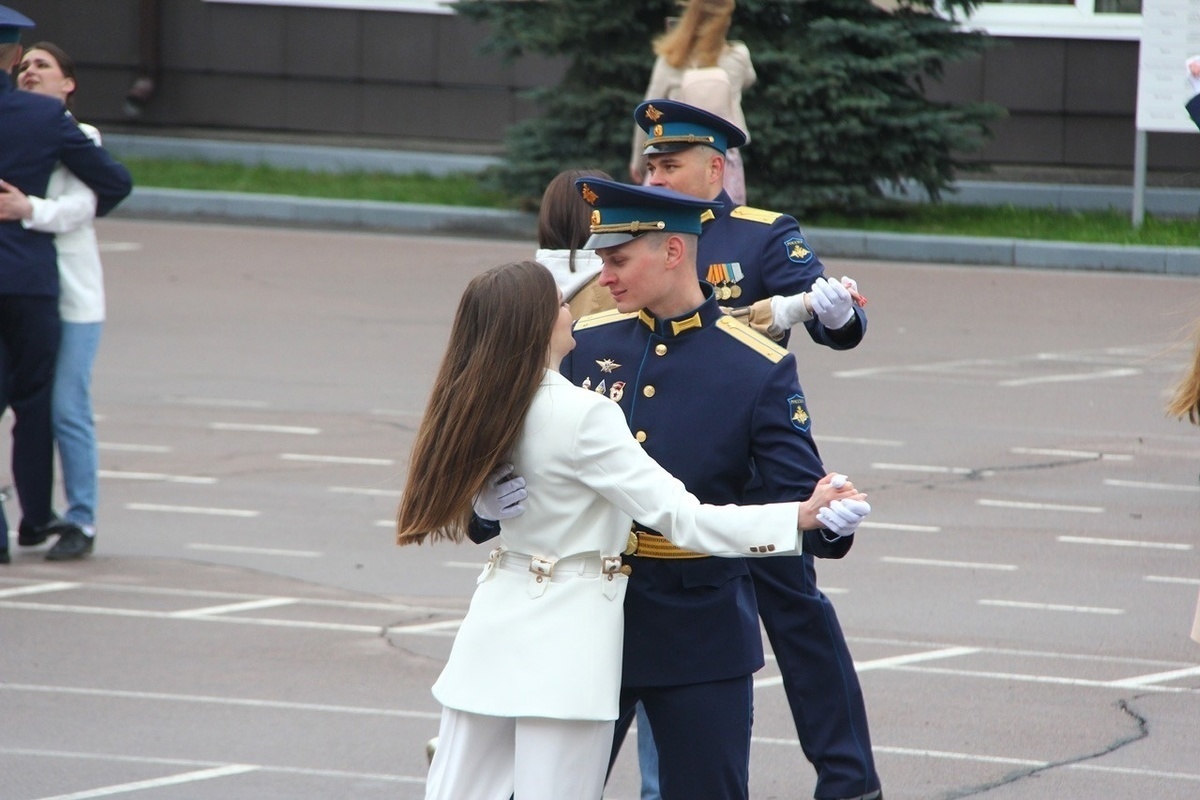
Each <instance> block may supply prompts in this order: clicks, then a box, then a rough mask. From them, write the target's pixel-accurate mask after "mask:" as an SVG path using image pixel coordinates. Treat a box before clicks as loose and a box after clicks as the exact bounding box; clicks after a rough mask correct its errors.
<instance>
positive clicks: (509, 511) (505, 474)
mask: <svg viewBox="0 0 1200 800" xmlns="http://www.w3.org/2000/svg"><path fill="white" fill-rule="evenodd" d="M512 470H513V465H512V464H501V465H500V466H499V467H498V468H497V469H495V470H493V471H492V473H491V474H490V475H488V477H487V483H485V484H484V486H483V489H482V490H481V491H480V492H479V494H477V495H475V501H474V502H473V503H472V504H471V507H472V508H474V509H475V515H476V516H478V517H480V518H481V519H490V520H501V519H512V518H513V517H519V516H520V515H521V514H524V513H525V506H523V505H521V501H522V500H524V499H525V498H526V497H528V496H529V492H527V491H525V479H524V478H522V477H520V476H516V477H510V476H511V473H512Z"/></svg>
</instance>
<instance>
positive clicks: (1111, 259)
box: [114, 188, 1200, 276]
mask: <svg viewBox="0 0 1200 800" xmlns="http://www.w3.org/2000/svg"><path fill="white" fill-rule="evenodd" d="M114 216H116V217H125V218H130V217H132V218H168V219H187V220H205V221H226V222H228V221H240V222H267V223H281V224H290V225H303V226H314V225H315V226H329V227H337V228H363V229H374V230H389V231H401V232H412V233H440V234H468V235H477V236H501V237H506V238H522V239H530V240H533V239H535V238H536V218H535V217H534V215H532V214H528V213H523V212H518V211H500V210H497V209H489V208H466V207H456V206H434V205H423V204H418V203H381V202H372V201H362V200H328V199H322V198H310V197H290V196H286V195H264V194H239V193H234V192H203V191H192V190H185V189H149V188H135V189H134V191H133V194H132V195H131V196H130V197H129V199H128V200H126V201H125V202H124V203H122V204H121V206H120V207H119V208H118V209H117V210H116V211H115V212H114ZM804 232H805V236H806V237H807V238H808V239H809V241H810V242H811V243H812V245H813V247H814V248H815V249H816V251H817V253H818V254H820V255H821V257H822V258H828V257H834V258H866V259H878V260H881V261H917V262H923V263H943V264H979V265H989V266H1005V267H1027V268H1033V269H1069V270H1094V271H1107V272H1147V273H1158V274H1164V275H1197V276H1200V247H1145V246H1132V245H1129V246H1126V245H1114V244H1077V243H1071V242H1045V241H1037V240H1032V239H1007V238H983V237H969V236H931V235H926V234H905V233H880V232H874V231H853V230H840V229H832V228H805V231H804Z"/></svg>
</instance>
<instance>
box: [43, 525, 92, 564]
mask: <svg viewBox="0 0 1200 800" xmlns="http://www.w3.org/2000/svg"><path fill="white" fill-rule="evenodd" d="M61 530H62V535H61V536H59V537H58V541H57V542H55V543H54V547H51V548H50V550H49V551H48V552H47V553H46V560H47V561H73V560H75V559H77V558H83V557H84V556H86V555H87V554H88V553H90V552H92V547H93V546H95V544H96V537H95V536H88V535H87V534H86V533H84V532H83V529H82V528H80V527H79V526H78V525H72V524H70V523H66V524H65V525H62V526H61Z"/></svg>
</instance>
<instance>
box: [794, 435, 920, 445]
mask: <svg viewBox="0 0 1200 800" xmlns="http://www.w3.org/2000/svg"><path fill="white" fill-rule="evenodd" d="M813 438H814V439H816V440H817V441H818V442H839V443H841V444H862V445H867V446H868V447H903V446H904V442H902V441H900V440H899V439H863V438H861V437H858V436H827V435H820V436H814V437H813Z"/></svg>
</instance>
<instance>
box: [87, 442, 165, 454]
mask: <svg viewBox="0 0 1200 800" xmlns="http://www.w3.org/2000/svg"><path fill="white" fill-rule="evenodd" d="M96 449H97V450H113V451H116V452H119V453H169V452H171V448H170V447H168V446H167V445H165V444H126V443H124V442H96Z"/></svg>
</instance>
